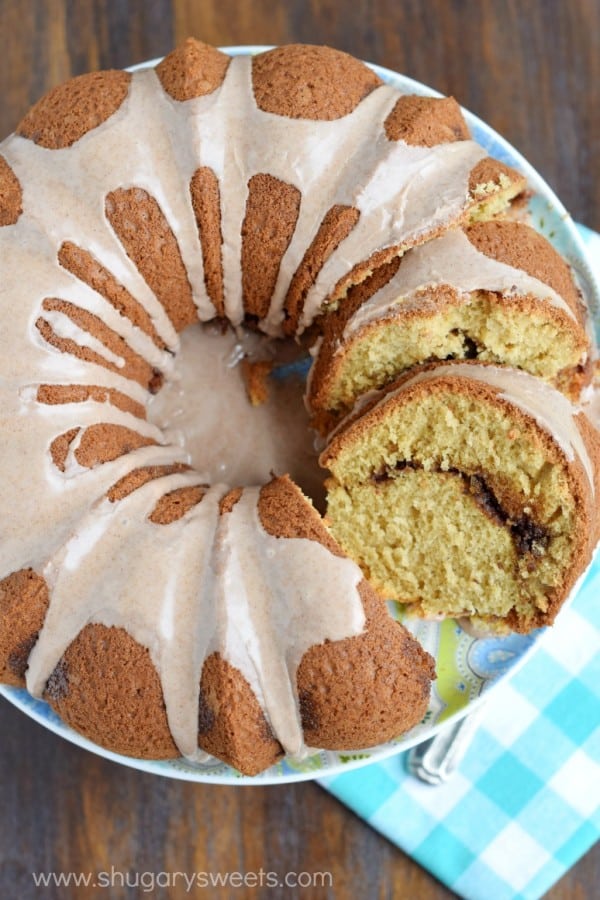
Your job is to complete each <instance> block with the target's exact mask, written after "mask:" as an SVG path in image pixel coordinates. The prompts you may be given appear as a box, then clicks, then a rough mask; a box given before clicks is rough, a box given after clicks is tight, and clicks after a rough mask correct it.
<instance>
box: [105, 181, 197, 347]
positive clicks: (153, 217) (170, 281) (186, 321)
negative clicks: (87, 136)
mask: <svg viewBox="0 0 600 900" xmlns="http://www.w3.org/2000/svg"><path fill="white" fill-rule="evenodd" d="M105 209H106V218H107V219H108V221H109V222H110V224H111V225H112V227H113V228H114V230H115V232H116V234H117V236H118V238H119V240H120V241H121V243H122V244H123V246H124V248H125V251H126V253H127V255H128V256H129V258H130V259H131V260H132V261H133V262H134V264H135V266H136V267H137V269H139V271H140V273H141V275H142V277H143V278H144V280H145V281H146V283H147V284H148V286H149V287H150V288H151V289H152V290H153V291H154V293H155V294H156V297H157V298H158V300H159V301H160V302H161V303H162V305H163V306H164V308H165V311H166V313H167V315H168V317H169V319H170V320H171V322H172V324H173V327H174V328H175V330H176V331H183V329H184V328H185V327H186V326H187V325H191V324H192V323H193V322H196V321H197V319H198V312H197V310H196V305H195V303H194V299H193V297H192V288H191V285H190V282H189V279H188V276H187V272H186V269H185V266H184V264H183V260H182V258H181V251H180V249H179V244H178V243H177V239H176V237H175V235H174V234H173V232H172V230H171V228H170V226H169V223H168V222H167V220H166V218H165V216H164V213H163V211H162V210H161V208H160V206H159V205H158V203H157V201H156V200H155V199H154V197H151V196H150V194H148V193H147V191H144V190H142V189H141V188H128V189H124V188H119V189H118V190H116V191H112V193H110V194H109V195H108V197H107V198H106V204H105Z"/></svg>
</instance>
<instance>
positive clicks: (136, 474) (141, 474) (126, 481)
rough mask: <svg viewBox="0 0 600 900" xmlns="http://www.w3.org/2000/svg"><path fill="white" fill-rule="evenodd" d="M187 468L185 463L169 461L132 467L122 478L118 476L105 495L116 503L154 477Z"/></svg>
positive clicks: (161, 476)
mask: <svg viewBox="0 0 600 900" xmlns="http://www.w3.org/2000/svg"><path fill="white" fill-rule="evenodd" d="M189 469H190V466H189V465H187V464H186V463H171V464H170V465H162V466H142V467H141V468H139V469H134V470H133V472H128V473H127V475H123V477H122V478H119V480H118V481H116V482H115V484H113V486H112V487H111V488H110V490H108V491H107V493H106V496H107V498H108V500H110V502H111V503H116V502H117V500H123V499H124V498H125V497H128V496H129V494H132V493H133V492H134V491H137V489H138V488H140V487H142V486H143V485H145V484H148V482H149V481H153V480H154V479H155V478H163V477H164V476H165V475H172V474H173V473H174V472H187V471H189Z"/></svg>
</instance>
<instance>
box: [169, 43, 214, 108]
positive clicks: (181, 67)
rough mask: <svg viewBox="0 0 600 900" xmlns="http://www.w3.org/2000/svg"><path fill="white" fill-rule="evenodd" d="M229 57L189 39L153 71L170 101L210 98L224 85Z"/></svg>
mask: <svg viewBox="0 0 600 900" xmlns="http://www.w3.org/2000/svg"><path fill="white" fill-rule="evenodd" d="M230 61H231V57H230V56H227V54H226V53H221V51H220V50H217V48H216V47H211V46H209V44H203V43H202V41H197V40H196V39H195V38H188V39H187V40H185V41H184V42H183V44H180V45H179V47H176V48H175V50H173V51H172V53H169V55H168V56H165V58H164V59H163V60H162V62H160V63H159V64H158V65H157V67H156V74H157V75H158V78H159V80H160V83H161V84H162V86H163V88H164V90H165V91H166V92H167V94H169V96H170V97H172V98H173V100H180V101H184V100H193V99H194V97H204V96H205V95H206V94H212V92H213V91H216V89H217V88H218V87H220V86H221V85H222V84H223V80H224V78H225V75H226V73H227V67H228V66H229V63H230Z"/></svg>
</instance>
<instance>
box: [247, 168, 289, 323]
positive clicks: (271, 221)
mask: <svg viewBox="0 0 600 900" xmlns="http://www.w3.org/2000/svg"><path fill="white" fill-rule="evenodd" d="M300 200H301V195H300V191H299V190H298V188H297V187H294V185H292V184H286V183H285V182H284V181H280V179H279V178H274V177H273V175H265V174H258V175H253V176H252V178H251V179H250V181H249V182H248V199H247V201H246V215H245V217H244V222H243V224H242V254H241V264H242V292H243V301H244V311H245V313H246V315H247V316H251V317H257V318H259V319H262V318H264V317H265V316H266V315H267V313H268V311H269V305H270V303H271V298H272V295H273V291H274V289H275V282H276V281H277V275H278V274H279V266H280V265H281V259H282V257H283V254H284V253H285V251H286V250H287V248H288V246H289V243H290V240H291V239H292V235H293V234H294V229H295V228H296V222H297V221H298V213H299V212H300Z"/></svg>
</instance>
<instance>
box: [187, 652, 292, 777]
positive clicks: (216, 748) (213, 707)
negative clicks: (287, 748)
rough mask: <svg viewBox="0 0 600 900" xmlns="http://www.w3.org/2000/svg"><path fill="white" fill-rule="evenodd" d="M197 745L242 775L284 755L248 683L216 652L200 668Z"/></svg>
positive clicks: (255, 771)
mask: <svg viewBox="0 0 600 900" xmlns="http://www.w3.org/2000/svg"><path fill="white" fill-rule="evenodd" d="M198 745H199V746H200V747H201V748H202V750H204V751H205V752H206V753H212V754H213V756H216V757H217V758H218V759H222V760H224V761H225V762H227V763H228V764H229V765H230V766H233V767H234V768H236V769H238V770H239V771H240V772H243V773H244V775H257V774H258V773H259V772H262V770H263V769H266V768H268V767H269V766H272V765H273V764H274V763H276V762H277V760H278V759H281V757H282V756H283V749H282V747H281V744H280V743H279V741H277V740H276V739H275V738H274V737H273V733H272V731H271V729H270V727H269V724H268V722H267V720H266V718H265V715H264V713H263V711H262V709H261V708H260V705H259V703H258V700H257V699H256V697H255V696H254V693H253V692H252V689H251V687H250V685H249V684H248V682H247V681H246V679H245V678H244V676H243V675H242V673H241V672H240V671H239V669H236V668H235V667H234V666H232V665H231V664H230V663H228V662H227V661H226V660H224V659H223V658H222V656H220V655H219V654H218V653H212V654H211V655H210V656H209V657H207V659H206V661H205V663H204V666H203V668H202V679H201V681H200V708H199V712H198Z"/></svg>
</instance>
